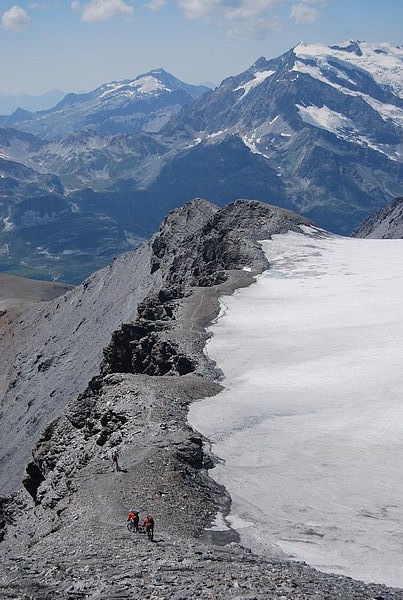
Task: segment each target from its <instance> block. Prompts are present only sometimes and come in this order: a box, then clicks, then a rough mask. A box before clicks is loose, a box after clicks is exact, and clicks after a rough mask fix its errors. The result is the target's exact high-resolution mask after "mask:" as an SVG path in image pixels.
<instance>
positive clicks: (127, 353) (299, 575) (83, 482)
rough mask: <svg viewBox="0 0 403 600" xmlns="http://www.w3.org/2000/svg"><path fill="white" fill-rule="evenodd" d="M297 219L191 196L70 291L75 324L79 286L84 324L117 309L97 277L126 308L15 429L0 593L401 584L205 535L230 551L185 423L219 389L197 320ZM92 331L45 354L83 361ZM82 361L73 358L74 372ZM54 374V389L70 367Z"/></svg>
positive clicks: (273, 590)
mask: <svg viewBox="0 0 403 600" xmlns="http://www.w3.org/2000/svg"><path fill="white" fill-rule="evenodd" d="M308 224H309V222H307V221H306V220H304V219H301V218H300V217H298V216H296V215H294V214H292V213H290V212H287V211H283V210H281V209H278V208H275V207H270V206H267V205H263V204H261V203H258V202H248V201H238V202H236V203H235V204H234V205H232V206H229V207H227V208H226V209H223V210H221V211H219V210H218V209H217V207H215V206H213V205H210V204H209V203H207V202H205V201H203V200H194V201H193V202H191V203H189V204H187V205H185V206H184V207H183V208H182V209H179V210H178V211H175V212H173V213H171V214H170V215H169V216H168V217H167V218H166V220H165V222H164V223H163V225H162V226H161V229H160V231H159V233H158V234H157V235H156V236H155V237H154V239H152V240H151V241H150V243H149V244H148V245H147V248H146V249H142V250H140V251H139V252H138V253H141V263H138V262H137V263H136V260H135V257H136V255H138V253H134V254H133V255H132V256H130V257H129V256H126V257H124V258H122V259H121V260H122V261H123V262H122V263H120V262H118V261H117V262H118V264H114V265H113V266H111V269H110V270H109V271H106V272H105V271H103V272H101V273H99V274H98V275H97V277H95V279H93V280H89V281H88V282H86V284H85V285H84V286H82V288H81V289H80V290H78V291H75V293H70V296H68V298H69V299H70V300H74V303H75V306H76V310H77V311H78V312H79V313H80V314H81V319H82V315H83V314H85V315H87V316H88V312H86V311H87V308H86V303H85V300H84V298H86V297H87V301H88V303H89V306H90V307H91V309H92V311H93V312H94V313H95V314H94V315H93V316H92V318H93V324H94V323H99V322H100V321H101V323H102V324H103V326H104V328H105V329H106V332H107V330H108V328H110V327H111V326H112V323H113V320H112V319H111V318H110V315H107V316H108V318H106V315H105V313H103V312H102V310H100V307H99V306H97V304H96V303H97V299H98V298H99V296H100V294H101V295H102V294H104V295H107V294H109V292H108V285H109V286H110V288H111V289H113V290H114V292H113V293H111V295H110V296H109V298H110V300H111V302H113V300H114V301H115V303H117V304H118V306H117V307H116V308H120V310H121V309H122V307H123V306H124V304H125V302H128V303H132V310H131V312H129V313H126V314H127V316H128V317H130V318H129V319H128V320H127V322H124V323H123V324H121V325H120V326H119V327H117V328H115V329H114V330H113V331H112V332H111V335H110V337H111V340H110V342H109V344H108V345H106V348H105V350H104V353H103V359H102V360H101V358H102V356H100V355H99V354H98V357H99V362H98V366H99V365H100V368H99V370H98V372H97V373H95V374H94V375H93V376H92V378H91V379H90V380H89V382H88V384H87V387H86V388H85V389H84V391H80V390H79V389H78V388H79V379H78V378H77V377H76V378H75V388H76V389H77V390H78V393H76V394H74V393H73V390H74V387H70V394H69V396H70V397H69V398H68V399H66V401H65V402H61V400H60V398H59V401H58V407H57V413H56V414H55V412H56V411H55V407H53V409H52V410H49V412H48V417H49V418H48V420H47V423H46V425H45V426H42V427H40V428H39V434H38V429H37V430H36V432H35V433H33V432H31V436H30V437H28V436H26V437H25V443H26V444H27V445H28V446H29V447H31V448H32V456H31V457H30V458H29V459H28V460H26V462H25V465H26V471H25V476H24V477H23V481H22V484H23V485H22V486H21V487H20V488H19V489H18V486H17V487H16V488H15V491H14V493H13V494H11V495H9V496H8V497H1V498H0V539H2V540H3V541H2V542H1V545H0V552H1V554H2V564H3V565H4V568H3V569H2V571H1V573H0V596H1V595H2V594H3V597H15V598H27V600H28V598H33V597H34V598H35V599H37V600H45V598H49V597H52V598H78V597H93V598H139V599H140V598H165V599H166V600H170V599H172V600H179V599H180V598H207V597H210V596H211V597H220V598H223V599H226V598H228V599H230V598H235V597H236V598H251V597H253V598H258V599H259V600H260V599H262V600H263V599H266V598H273V599H274V598H278V597H280V596H283V595H284V593H286V594H287V597H289V598H292V599H293V600H308V599H310V598H312V597H313V596H314V595H315V596H318V594H319V595H320V597H327V598H335V599H337V598H340V600H341V599H347V598H349V599H357V600H361V599H366V600H370V599H373V598H375V597H383V598H385V599H388V600H397V599H398V597H399V591H398V590H397V591H394V590H388V589H387V588H385V587H384V586H365V585H364V584H361V583H359V582H354V581H352V580H351V579H348V578H344V577H341V576H332V575H324V574H321V573H319V572H317V571H314V570H313V569H310V568H309V567H307V566H306V565H301V564H297V563H291V562H289V561H288V560H286V559H285V557H273V558H271V559H265V558H262V557H258V556H255V555H253V554H252V553H251V552H250V551H248V550H247V549H245V548H242V547H241V546H239V545H238V543H237V541H238V538H237V535H236V533H235V532H234V531H231V530H228V531H227V532H224V533H222V534H221V537H220V536H218V537H220V539H219V540H218V538H217V540H218V541H219V542H220V543H221V544H228V545H227V546H225V547H220V546H218V545H214V544H211V543H210V542H209V540H211V538H213V539H214V532H209V533H208V532H207V533H205V531H204V530H205V527H206V526H208V525H209V524H210V523H211V522H212V520H213V519H214V517H215V515H216V513H217V512H218V511H219V512H221V513H222V514H224V515H226V514H227V513H228V511H229V506H230V498H229V497H228V494H227V493H226V491H225V489H223V488H222V487H221V486H219V485H217V484H216V483H215V482H214V481H213V480H212V479H211V478H210V477H209V474H208V472H207V470H208V469H211V468H213V467H214V464H216V462H217V458H216V457H214V456H213V455H212V454H211V452H210V450H209V442H208V440H206V439H204V438H203V437H202V436H201V435H200V434H199V433H197V432H195V431H193V430H192V429H191V428H190V426H189V424H188V423H187V411H188V406H189V404H190V403H191V402H194V401H196V400H198V399H200V398H203V397H205V396H208V395H213V394H217V393H218V392H219V391H220V390H221V389H222V388H221V386H220V385H219V384H218V383H217V376H218V373H217V371H216V369H215V367H214V365H211V364H210V362H209V360H208V359H207V357H206V356H205V354H204V353H203V349H204V346H205V342H206V339H207V333H206V331H205V329H204V326H205V324H206V323H208V322H210V321H211V319H212V318H213V317H214V316H215V315H216V314H217V311H218V301H217V300H218V298H219V296H220V295H222V294H228V293H232V292H233V291H234V289H236V288H237V287H240V286H244V285H248V284H249V283H251V282H252V281H253V275H254V274H257V273H259V272H260V271H261V270H262V269H263V268H265V267H266V266H267V261H266V259H265V257H264V255H263V253H262V251H261V248H260V247H259V244H258V242H257V240H258V239H263V238H265V237H266V238H267V237H268V236H269V235H271V234H274V233H278V232H282V231H287V230H288V229H290V228H291V229H295V230H298V229H299V227H300V226H303V225H308ZM137 258H138V256H137ZM132 261H133V262H132ZM140 265H141V268H139V274H138V277H139V280H138V282H137V284H136V282H134V281H133V282H132V285H130V286H127V284H126V285H125V286H123V284H122V279H121V277H122V276H123V278H124V276H125V275H126V277H128V276H129V275H130V272H131V268H133V267H134V266H137V267H140ZM245 266H247V267H248V268H249V269H250V271H248V272H247V271H245V270H244V267H245ZM122 268H123V271H124V272H123V273H122V270H121V269H122ZM145 272H147V276H145ZM216 272H217V273H219V283H217V279H216V278H215V273H216ZM108 277H111V279H112V281H109V282H108ZM140 283H141V293H140V291H139V290H138V289H137V288H138V286H139V285H140ZM134 289H136V290H137V293H136V297H135V298H134V297H132V296H133V293H134V292H133V290H134ZM121 294H123V295H124V297H125V301H123V299H122V298H119V296H120V295H121ZM105 300H106V299H105V298H103V302H105ZM55 306H58V307H59V308H57V310H58V311H60V310H64V311H66V309H62V308H61V305H60V300H59V304H55V303H54V304H53V305H48V306H47V311H48V313H49V312H51V310H52V307H53V309H54V310H56V309H55ZM108 306H109V308H110V307H111V305H108ZM83 311H84V313H83ZM118 312H119V311H118ZM106 314H107V313H106ZM68 316H69V313H68V312H65V318H66V319H67V318H68ZM97 317H98V320H97ZM19 318H20V319H22V320H24V318H29V315H28V317H24V314H22V315H20V317H19ZM42 318H45V317H43V316H41V315H37V319H42ZM80 322H81V320H80ZM83 327H84V324H82V325H81V326H80V327H79V328H78V329H77V331H80V332H81V331H82V328H83ZM106 332H105V333H106ZM91 333H92V330H87V333H86V336H85V338H84V340H81V342H80V343H78V341H77V340H76V344H78V345H77V346H76V347H75V346H74V345H67V346H66V347H65V348H64V351H63V352H61V353H60V354H59V356H58V360H57V361H56V363H55V365H56V364H57V363H60V360H61V356H62V355H63V354H64V356H65V360H66V363H67V364H69V361H71V360H72V357H73V354H74V353H75V352H78V353H79V355H80V358H81V360H82V358H83V356H84V355H85V353H87V354H88V353H89V349H90V347H91V346H92V345H93V344H94V343H95V340H94V336H92V335H91ZM97 343H99V340H97ZM92 363H93V365H94V363H95V356H92ZM55 365H53V364H52V365H50V366H49V368H48V369H47V370H45V371H38V369H37V368H36V369H33V370H31V371H28V372H26V371H25V370H24V371H21V373H20V374H19V377H20V380H19V384H18V385H17V389H18V388H20V394H22V392H21V389H22V387H21V386H22V381H23V380H24V379H26V380H27V381H28V382H29V385H30V386H31V387H33V386H34V385H35V382H36V381H37V380H38V378H41V377H43V376H44V375H48V374H50V373H51V371H52V369H54V368H55ZM81 368H83V365H80V364H79V363H75V369H76V370H78V371H79V370H80V369H81ZM58 376H59V377H62V378H63V382H62V386H63V384H64V385H65V384H66V382H67V380H68V378H69V377H70V378H71V368H68V369H67V368H66V369H64V370H63V369H61V370H59V371H58ZM36 385H38V384H36ZM54 385H55V384H54ZM83 388H84V386H83ZM83 388H81V390H82V389H83ZM25 389H26V388H25ZM36 389H37V390H38V389H41V388H40V387H39V388H38V387H37V388H36ZM53 396H54V397H55V396H57V394H56V393H55V394H54V395H53ZM50 404H51V402H49V401H48V402H47V403H41V402H39V401H36V402H35V400H34V399H32V403H31V410H32V417H33V418H34V417H37V418H38V422H39V423H43V420H42V421H41V420H40V417H39V415H40V413H41V412H43V411H46V410H48V409H49V405H50ZM3 406H4V408H6V404H3ZM11 409H13V405H11ZM9 410H10V409H9ZM2 418H3V417H2ZM0 423H1V422H0ZM113 449H118V450H119V460H118V462H119V465H118V466H119V468H118V470H113V468H112V466H113V465H112V464H111V460H110V459H111V451H112V450H113ZM13 452H14V455H12V456H11V457H7V456H5V457H3V463H4V465H6V466H7V459H8V460H11V462H13V464H14V463H15V460H16V458H17V456H16V454H17V452H19V453H20V454H21V456H22V458H20V460H19V462H20V463H21V462H22V461H23V460H24V459H26V453H23V452H22V451H21V449H20V448H17V447H14V448H13ZM3 473H6V470H4V471H3V469H2V472H1V477H4V475H3ZM2 484H4V479H3V480H2ZM132 508H137V509H138V510H140V512H141V517H144V516H145V515H146V514H152V515H153V516H154V518H155V522H156V528H155V534H154V542H155V543H151V542H149V541H148V540H147V538H146V536H142V535H141V534H140V533H138V534H133V533H129V532H128V530H127V529H126V518H127V513H128V511H129V510H130V509H132ZM203 540H204V541H203ZM7 594H8V595H7ZM234 594H235V595H234Z"/></svg>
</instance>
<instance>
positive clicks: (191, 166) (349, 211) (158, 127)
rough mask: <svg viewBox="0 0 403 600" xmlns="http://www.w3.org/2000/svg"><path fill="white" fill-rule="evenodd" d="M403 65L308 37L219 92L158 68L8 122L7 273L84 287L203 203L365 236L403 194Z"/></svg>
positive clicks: (2, 225) (387, 51)
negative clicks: (255, 201)
mask: <svg viewBox="0 0 403 600" xmlns="http://www.w3.org/2000/svg"><path fill="white" fill-rule="evenodd" d="M402 59H403V52H402V50H401V48H396V47H393V46H391V45H390V44H378V45H375V44H367V43H364V42H349V43H347V44H341V45H337V46H324V45H318V44H313V45H307V44H302V43H301V44H298V46H296V47H295V48H293V49H292V50H290V51H289V52H286V53H285V54H283V55H282V56H280V57H278V58H275V59H271V60H268V59H266V58H260V59H259V60H257V61H256V62H255V63H254V64H253V65H252V66H251V67H250V68H249V69H247V70H246V71H245V72H243V73H240V74H239V75H236V76H234V77H229V78H228V79H226V80H224V81H223V82H222V83H221V85H220V86H218V87H217V88H216V89H214V90H206V88H203V87H199V86H189V85H188V84H185V83H183V82H181V81H179V80H178V79H176V78H175V77H173V76H172V75H170V74H168V73H166V72H165V71H163V70H157V71H151V72H150V73H147V74H145V75H140V76H139V77H137V78H136V79H134V80H133V81H124V82H114V83H110V84H105V85H103V86H101V87H100V88H98V89H97V90H94V91H93V92H90V93H88V94H82V95H74V94H69V95H68V96H66V98H65V99H64V100H63V101H62V102H60V103H59V104H58V105H57V106H56V107H55V108H54V109H51V110H49V111H43V112H41V113H26V112H21V111H17V112H16V113H15V114H14V115H11V116H8V117H3V118H2V121H1V122H2V124H3V126H4V129H0V174H2V175H3V177H2V178H1V179H0V193H1V203H0V269H2V270H7V271H8V272H11V273H12V274H22V275H26V274H27V273H28V274H29V275H30V276H34V277H38V278H41V277H42V278H48V279H51V278H59V279H63V280H65V281H69V282H72V283H80V282H81V281H82V279H83V278H84V277H85V276H86V275H88V274H89V273H90V272H92V271H94V270H95V269H97V268H99V267H101V266H103V265H105V264H107V262H108V260H110V258H111V257H113V256H116V255H117V254H119V253H121V252H124V251H126V250H129V249H132V248H134V247H136V246H138V245H139V243H141V242H142V241H144V240H145V239H147V238H148V236H149V235H151V234H152V233H154V232H155V231H156V229H157V228H158V224H159V222H160V221H161V219H162V218H163V216H164V215H165V214H166V212H167V211H169V210H172V209H173V208H176V207H177V206H180V205H181V204H182V203H183V202H184V201H186V200H188V199H190V198H193V197H196V196H203V197H207V198H209V199H210V200H211V201H212V202H214V203H216V204H218V205H220V206H223V205H225V204H227V203H228V202H231V201H233V200H234V199H235V198H238V197H240V196H242V197H246V198H259V200H261V201H263V202H266V203H268V204H276V205H280V206H282V207H284V208H287V209H291V210H293V211H295V212H297V213H299V214H302V215H304V216H306V217H307V218H309V219H311V220H313V221H315V222H316V223H318V224H319V225H320V226H322V227H324V228H326V229H329V230H331V231H334V232H336V233H342V234H348V235H349V234H350V233H351V231H352V230H353V229H354V228H355V227H356V226H357V224H358V223H360V222H362V220H363V219H365V218H366V217H367V216H369V215H371V214H373V213H374V212H375V211H378V210H379V209H381V208H383V207H384V206H385V204H386V203H387V202H388V201H390V200H391V199H392V198H394V197H399V196H401V195H402V194H403V167H402V154H401V145H402V140H403V135H402V123H403V99H402V86H401V75H400V74H401V69H402ZM17 130H18V131H17ZM25 132H29V134H28V133H25ZM50 174H51V175H50ZM18 206H19V208H18ZM76 232H77V235H76Z"/></svg>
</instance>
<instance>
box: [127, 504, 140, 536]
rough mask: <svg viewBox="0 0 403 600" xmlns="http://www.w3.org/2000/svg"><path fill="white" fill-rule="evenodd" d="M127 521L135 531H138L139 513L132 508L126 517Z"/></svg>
mask: <svg viewBox="0 0 403 600" xmlns="http://www.w3.org/2000/svg"><path fill="white" fill-rule="evenodd" d="M127 521H128V522H131V524H132V527H133V529H134V530H135V531H138V530H139V521H140V515H139V511H138V510H134V508H133V509H132V510H131V511H130V512H129V514H128V516H127Z"/></svg>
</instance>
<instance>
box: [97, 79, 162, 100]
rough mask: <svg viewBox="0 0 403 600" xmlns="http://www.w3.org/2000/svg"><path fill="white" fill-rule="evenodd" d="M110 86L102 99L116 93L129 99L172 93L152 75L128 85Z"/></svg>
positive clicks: (123, 83) (121, 83) (122, 83)
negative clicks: (138, 95) (158, 92)
mask: <svg viewBox="0 0 403 600" xmlns="http://www.w3.org/2000/svg"><path fill="white" fill-rule="evenodd" d="M109 86H110V87H109V89H107V90H106V91H105V92H103V93H102V94H101V95H100V98H104V97H105V96H110V95H111V94H115V93H119V94H122V95H124V96H127V97H133V96H136V95H137V94H151V93H152V92H157V91H160V90H164V91H167V92H170V91H172V90H170V89H169V88H167V87H166V86H165V85H164V84H163V83H161V81H159V80H158V79H157V78H156V77H153V76H152V75H145V76H144V77H140V79H135V80H134V81H130V82H128V83H125V82H120V83H116V84H109Z"/></svg>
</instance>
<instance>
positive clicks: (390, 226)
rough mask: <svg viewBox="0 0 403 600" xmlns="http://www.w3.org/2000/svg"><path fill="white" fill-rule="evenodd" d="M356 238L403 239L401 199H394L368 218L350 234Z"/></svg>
mask: <svg viewBox="0 0 403 600" xmlns="http://www.w3.org/2000/svg"><path fill="white" fill-rule="evenodd" d="M351 235H352V237H357V238H373V239H374V238H375V239H401V238H403V198H395V199H394V200H392V201H391V202H389V203H388V204H387V205H386V206H385V207H384V208H383V209H382V210H380V211H378V212H376V213H374V214H373V215H371V216H369V217H368V218H367V219H365V221H363V222H362V223H361V224H360V225H359V226H358V227H356V228H355V229H354V231H353V233H352V234H351Z"/></svg>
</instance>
